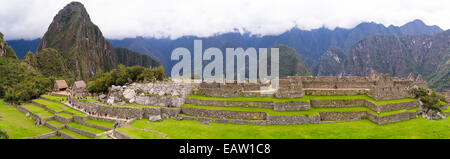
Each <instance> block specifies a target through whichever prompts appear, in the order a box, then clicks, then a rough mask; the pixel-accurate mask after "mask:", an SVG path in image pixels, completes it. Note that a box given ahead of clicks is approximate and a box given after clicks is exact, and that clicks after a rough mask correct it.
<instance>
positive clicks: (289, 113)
mask: <svg viewBox="0 0 450 159" xmlns="http://www.w3.org/2000/svg"><path fill="white" fill-rule="evenodd" d="M183 107H188V108H198V109H211V110H229V111H244V112H265V113H267V115H281V116H292V115H306V116H309V115H318V114H319V112H356V111H367V112H369V113H371V114H373V115H377V116H386V115H392V114H397V113H402V112H405V111H409V112H414V111H417V110H418V108H413V109H400V110H394V111H387V112H381V113H377V112H375V111H373V110H371V109H369V108H367V107H365V106H360V107H342V108H317V107H311V109H309V110H298V111H275V110H273V109H271V108H258V107H221V106H204V105H192V104H183Z"/></svg>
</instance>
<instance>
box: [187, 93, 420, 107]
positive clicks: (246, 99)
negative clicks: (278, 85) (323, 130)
mask: <svg viewBox="0 0 450 159" xmlns="http://www.w3.org/2000/svg"><path fill="white" fill-rule="evenodd" d="M187 98H192V99H203V100H219V101H237V102H309V101H310V100H356V99H365V100H368V101H371V102H373V103H375V104H377V105H383V104H393V103H402V102H410V101H415V100H417V99H415V98H403V99H392V100H375V99H373V98H371V97H369V96H368V95H354V96H309V95H307V96H304V97H300V98H275V97H208V96H204V95H194V94H191V95H189V96H187Z"/></svg>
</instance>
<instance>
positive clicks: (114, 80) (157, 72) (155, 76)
mask: <svg viewBox="0 0 450 159" xmlns="http://www.w3.org/2000/svg"><path fill="white" fill-rule="evenodd" d="M166 78H167V77H166V73H165V71H164V67H162V66H159V67H157V68H146V67H142V66H131V67H125V66H124V65H119V68H117V69H113V70H111V71H110V72H107V73H102V72H100V73H97V74H96V75H95V76H94V80H93V81H90V82H88V87H87V90H88V91H89V92H91V93H100V92H107V91H108V88H109V87H111V86H112V85H119V86H121V85H125V84H126V83H131V82H142V81H152V82H154V81H162V80H164V79H166Z"/></svg>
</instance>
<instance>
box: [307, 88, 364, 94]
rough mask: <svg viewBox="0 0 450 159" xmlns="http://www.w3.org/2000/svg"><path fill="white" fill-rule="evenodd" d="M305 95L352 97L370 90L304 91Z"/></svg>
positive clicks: (310, 89) (311, 89) (309, 89)
mask: <svg viewBox="0 0 450 159" xmlns="http://www.w3.org/2000/svg"><path fill="white" fill-rule="evenodd" d="M304 91H305V95H312V96H332V95H345V96H354V95H359V94H368V93H369V92H370V89H314V88H308V89H304Z"/></svg>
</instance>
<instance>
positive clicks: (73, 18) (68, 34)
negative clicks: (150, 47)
mask: <svg viewBox="0 0 450 159" xmlns="http://www.w3.org/2000/svg"><path fill="white" fill-rule="evenodd" d="M46 48H53V49H56V50H57V51H58V52H59V53H60V54H61V56H62V58H64V59H65V65H66V66H67V67H68V70H71V71H73V74H74V77H75V78H76V79H83V80H89V79H90V78H91V77H93V76H94V74H95V73H97V72H99V71H103V72H106V71H109V70H111V69H113V68H117V66H118V65H119V64H124V65H126V66H131V65H141V66H146V67H155V66H158V65H159V62H157V61H155V60H153V59H151V58H150V57H148V56H147V55H140V54H139V53H137V52H134V51H130V50H128V49H120V48H115V47H114V46H113V45H111V43H110V42H109V41H108V40H106V39H105V38H104V37H103V34H102V32H101V31H100V29H99V28H98V26H97V25H95V24H94V23H93V22H92V21H91V19H90V17H89V14H88V13H87V11H86V9H85V8H84V6H83V4H81V3H79V2H71V3H69V4H68V5H66V6H65V7H64V8H63V9H62V10H60V11H59V12H58V14H57V15H56V16H55V17H54V18H53V21H52V23H51V24H50V26H49V28H48V30H47V32H46V33H45V34H44V36H43V38H42V40H41V41H40V44H39V46H38V48H37V51H36V54H37V55H39V54H40V52H42V51H43V50H44V49H46Z"/></svg>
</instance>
